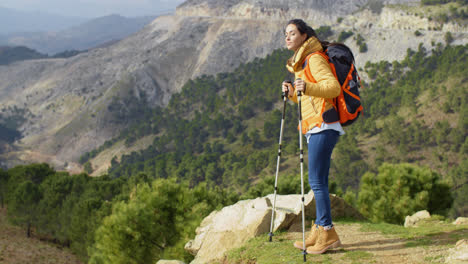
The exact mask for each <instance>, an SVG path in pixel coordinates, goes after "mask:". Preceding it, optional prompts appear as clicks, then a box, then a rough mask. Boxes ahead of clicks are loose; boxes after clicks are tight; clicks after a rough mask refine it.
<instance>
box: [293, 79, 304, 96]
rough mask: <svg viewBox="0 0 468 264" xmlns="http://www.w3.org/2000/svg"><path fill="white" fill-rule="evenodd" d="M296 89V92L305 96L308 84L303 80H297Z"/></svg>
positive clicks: (295, 82)
mask: <svg viewBox="0 0 468 264" xmlns="http://www.w3.org/2000/svg"><path fill="white" fill-rule="evenodd" d="M294 87H295V88H296V91H298V92H301V93H303V94H304V92H305V90H306V83H305V82H304V81H303V80H302V79H296V81H294Z"/></svg>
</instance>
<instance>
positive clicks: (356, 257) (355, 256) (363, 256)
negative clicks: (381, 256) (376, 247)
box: [342, 250, 374, 264]
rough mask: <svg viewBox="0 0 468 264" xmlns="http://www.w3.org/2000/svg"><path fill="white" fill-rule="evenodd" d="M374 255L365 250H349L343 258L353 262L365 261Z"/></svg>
mask: <svg viewBox="0 0 468 264" xmlns="http://www.w3.org/2000/svg"><path fill="white" fill-rule="evenodd" d="M373 256H374V255H373V254H372V253H369V252H365V251H360V250H356V251H348V252H346V253H345V255H344V257H343V258H342V259H343V260H351V263H353V264H354V263H363V262H367V261H369V260H371V259H372V257H373Z"/></svg>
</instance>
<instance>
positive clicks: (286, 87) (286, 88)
mask: <svg viewBox="0 0 468 264" xmlns="http://www.w3.org/2000/svg"><path fill="white" fill-rule="evenodd" d="M282 90H283V93H284V94H286V96H288V97H290V96H292V95H293V93H294V88H293V87H292V85H291V82H286V81H285V82H283V84H282Z"/></svg>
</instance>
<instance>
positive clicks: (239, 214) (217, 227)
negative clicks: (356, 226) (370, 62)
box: [185, 192, 364, 264]
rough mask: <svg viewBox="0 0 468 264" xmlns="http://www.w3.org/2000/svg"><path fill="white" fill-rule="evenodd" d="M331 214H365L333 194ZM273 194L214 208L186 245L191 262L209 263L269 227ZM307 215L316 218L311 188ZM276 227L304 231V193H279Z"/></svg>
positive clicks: (307, 197)
mask: <svg viewBox="0 0 468 264" xmlns="http://www.w3.org/2000/svg"><path fill="white" fill-rule="evenodd" d="M330 200H331V205H332V216H333V217H334V218H335V219H336V218H341V217H352V218H355V219H364V218H363V216H362V215H361V214H360V213H359V212H358V211H357V210H356V209H354V208H353V207H351V206H349V205H348V204H346V202H345V201H344V200H343V199H341V198H339V197H337V196H335V195H330ZM272 204H273V195H268V196H265V197H261V198H257V199H253V200H244V201H239V202H237V203H236V204H234V205H231V206H227V207H224V208H223V209H222V210H220V211H214V212H212V213H211V214H210V215H209V216H207V217H206V218H205V219H204V220H203V221H202V223H201V224H200V226H199V227H198V228H197V230H196V234H197V235H196V237H195V239H194V240H191V241H189V242H188V243H187V244H186V245H185V249H186V250H187V251H188V252H190V253H191V254H193V255H195V259H194V260H193V261H192V262H191V264H201V263H203V264H206V263H210V262H212V261H215V260H219V259H221V258H223V256H224V253H226V252H227V251H228V250H230V249H233V248H236V247H239V246H242V244H243V243H245V242H246V241H247V240H249V239H250V238H253V237H255V236H258V235H260V234H265V233H268V232H269V231H270V224H271V212H272ZM304 204H305V213H306V219H313V218H315V201H314V195H313V193H312V192H309V194H307V195H305V201H304ZM276 208H277V210H276V212H275V221H274V225H273V231H276V230H291V231H302V224H301V223H302V210H301V208H302V203H301V195H277V197H276Z"/></svg>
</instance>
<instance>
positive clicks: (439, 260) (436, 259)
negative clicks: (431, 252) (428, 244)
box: [424, 255, 444, 263]
mask: <svg viewBox="0 0 468 264" xmlns="http://www.w3.org/2000/svg"><path fill="white" fill-rule="evenodd" d="M424 261H427V262H430V263H443V262H444V256H443V255H437V256H428V257H425V258H424Z"/></svg>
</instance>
